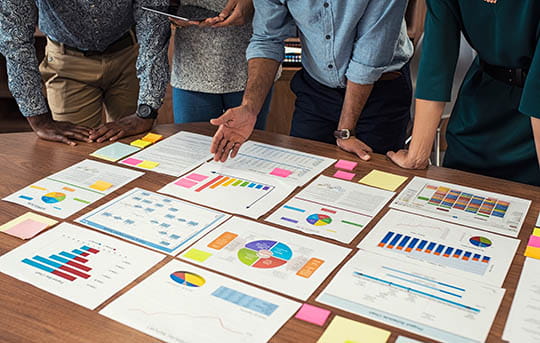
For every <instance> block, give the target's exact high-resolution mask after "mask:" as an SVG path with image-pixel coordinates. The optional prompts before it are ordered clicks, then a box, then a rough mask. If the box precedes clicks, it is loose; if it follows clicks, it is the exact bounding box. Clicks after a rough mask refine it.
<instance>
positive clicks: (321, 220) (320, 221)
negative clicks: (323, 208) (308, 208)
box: [306, 213, 332, 226]
mask: <svg viewBox="0 0 540 343" xmlns="http://www.w3.org/2000/svg"><path fill="white" fill-rule="evenodd" d="M306 221H307V222H308V223H310V224H311V225H314V226H324V225H328V224H330V223H331V222H332V218H330V217H329V216H327V215H326V214H317V213H315V214H312V215H310V216H309V217H307V218H306Z"/></svg>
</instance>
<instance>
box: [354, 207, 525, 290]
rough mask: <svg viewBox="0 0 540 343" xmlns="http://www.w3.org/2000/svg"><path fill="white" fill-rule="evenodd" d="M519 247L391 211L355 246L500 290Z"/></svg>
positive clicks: (503, 239)
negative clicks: (489, 285)
mask: <svg viewBox="0 0 540 343" xmlns="http://www.w3.org/2000/svg"><path fill="white" fill-rule="evenodd" d="M518 245H519V240H518V239H514V238H508V237H504V236H500V235H497V234H493V233H488V232H485V231H480V230H474V229H469V228H466V227H463V226H459V225H455V224H450V223H446V222H443V221H440V220H436V219H431V218H426V217H422V216H417V215H414V214H410V213H404V212H401V211H396V210H390V211H389V212H388V213H387V214H386V215H385V216H384V217H383V218H382V219H381V220H380V221H379V222H378V223H377V225H375V227H374V228H373V229H372V230H371V231H370V232H369V234H368V235H367V236H366V237H365V238H364V239H363V240H362V241H361V242H360V244H358V247H359V248H362V249H364V250H369V251H372V252H374V253H377V254H383V255H386V256H388V257H389V258H395V259H399V260H402V261H411V262H414V263H416V264H418V265H422V266H425V267H426V268H433V269H437V270H439V271H441V272H444V273H447V274H451V275H454V276H456V277H458V278H459V279H461V278H467V279H471V280H473V281H479V282H485V283H488V284H491V285H493V286H497V287H500V286H502V284H503V282H504V279H505V278H506V274H507V273H508V269H509V268H510V265H511V264H512V260H513V259H514V255H515V253H516V249H517V247H518Z"/></svg>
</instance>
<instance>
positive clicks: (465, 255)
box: [461, 251, 472, 261]
mask: <svg viewBox="0 0 540 343" xmlns="http://www.w3.org/2000/svg"><path fill="white" fill-rule="evenodd" d="M471 255H472V253H470V252H468V251H466V252H465V254H463V257H462V258H461V259H463V260H465V261H468V260H469V259H470V258H471Z"/></svg>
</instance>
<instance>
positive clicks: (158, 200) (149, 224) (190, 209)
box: [77, 188, 230, 255]
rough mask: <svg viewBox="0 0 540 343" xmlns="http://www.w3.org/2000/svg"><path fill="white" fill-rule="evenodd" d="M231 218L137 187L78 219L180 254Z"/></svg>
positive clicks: (158, 248) (94, 226)
mask: <svg viewBox="0 0 540 343" xmlns="http://www.w3.org/2000/svg"><path fill="white" fill-rule="evenodd" d="M229 217H230V216H229V215H227V214H225V213H222V212H218V211H215V210H211V209H209V208H206V207H202V206H197V205H194V204H190V203H188V202H185V201H181V200H177V199H174V198H171V197H168V196H164V195H161V194H157V193H154V192H150V191H146V190H144V189H140V188H134V189H132V190H131V191H129V192H127V193H125V194H123V195H121V196H119V197H118V198H116V199H114V200H112V201H110V202H108V203H106V204H104V205H103V206H101V207H99V208H97V209H95V210H94V211H92V212H90V213H88V214H85V215H84V216H82V217H80V218H78V219H77V222H79V223H81V224H84V225H87V226H89V227H92V228H94V229H98V230H101V231H104V232H107V233H111V234H113V235H115V236H118V237H121V238H124V239H128V240H131V241H133V242H135V243H139V244H142V245H144V246H146V247H148V248H151V249H155V250H157V251H161V252H164V253H167V254H171V255H176V254H178V253H179V252H180V250H181V249H183V248H185V247H186V246H187V245H188V243H189V242H192V241H193V240H194V239H196V238H197V237H200V236H201V235H203V234H205V233H206V232H208V231H210V230H212V229H214V228H215V227H216V226H218V225H219V224H221V223H223V221H225V220H226V219H228V218H229Z"/></svg>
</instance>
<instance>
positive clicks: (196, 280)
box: [171, 272, 206, 287]
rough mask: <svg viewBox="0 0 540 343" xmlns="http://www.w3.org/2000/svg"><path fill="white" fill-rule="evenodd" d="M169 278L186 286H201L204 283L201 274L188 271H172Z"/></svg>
mask: <svg viewBox="0 0 540 343" xmlns="http://www.w3.org/2000/svg"><path fill="white" fill-rule="evenodd" d="M171 279H172V280H173V281H175V282H178V283H179V284H181V285H184V286H188V287H201V286H202V285H204V284H205V283H206V280H205V279H204V278H203V277H202V276H200V275H197V274H194V273H190V272H174V273H172V274H171Z"/></svg>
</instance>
